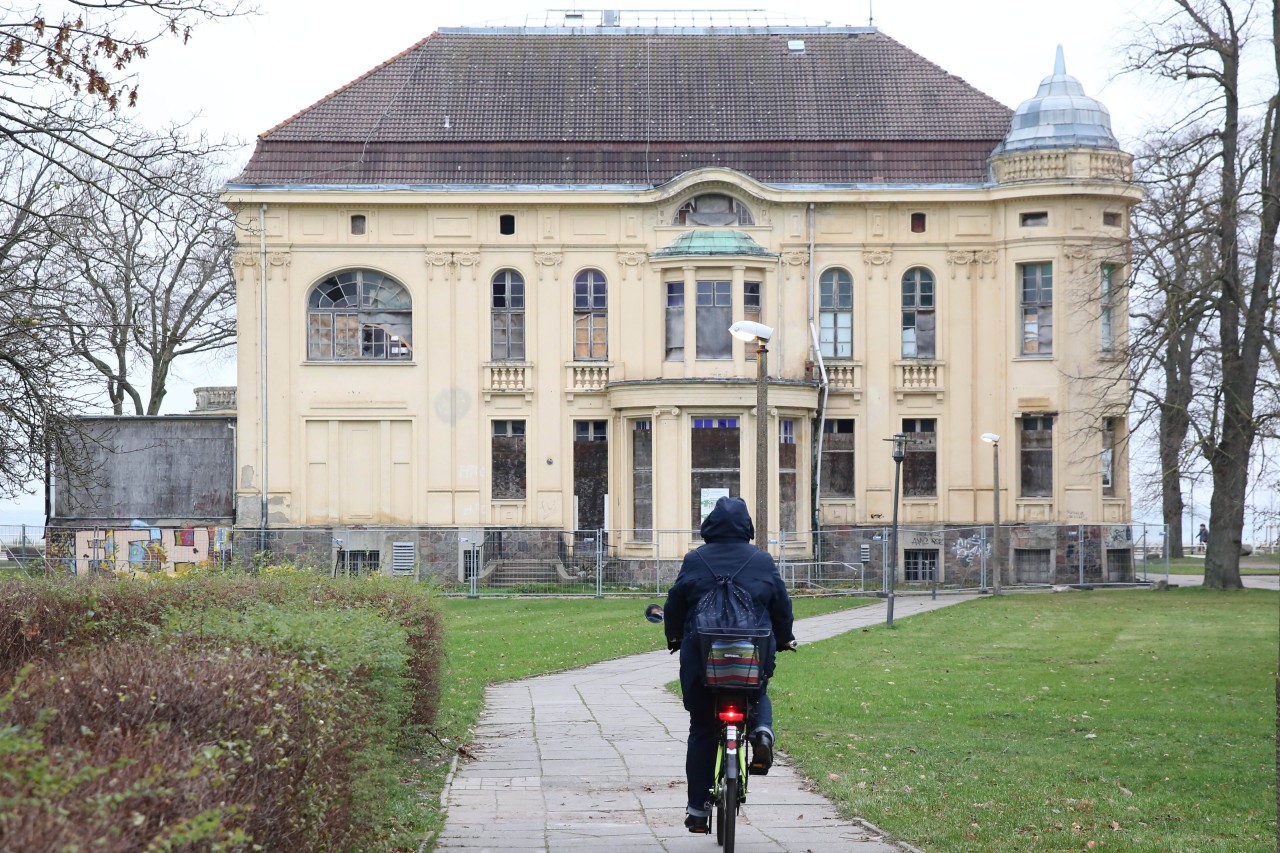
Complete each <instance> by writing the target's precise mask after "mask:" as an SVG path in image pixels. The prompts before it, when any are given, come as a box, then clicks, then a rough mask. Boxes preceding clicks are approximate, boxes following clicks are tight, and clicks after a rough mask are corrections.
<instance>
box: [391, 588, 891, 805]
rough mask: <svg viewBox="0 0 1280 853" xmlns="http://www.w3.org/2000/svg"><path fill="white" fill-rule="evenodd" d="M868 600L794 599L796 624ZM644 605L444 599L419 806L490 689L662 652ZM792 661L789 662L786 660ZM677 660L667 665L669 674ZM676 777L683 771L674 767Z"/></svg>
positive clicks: (433, 797) (435, 789)
mask: <svg viewBox="0 0 1280 853" xmlns="http://www.w3.org/2000/svg"><path fill="white" fill-rule="evenodd" d="M872 601H874V599H866V598H838V597H833V598H813V597H805V598H796V599H795V612H796V616H797V618H804V617H806V616H817V615H819V614H822V613H830V612H832V611H834V610H840V609H844V608H847V607H857V606H862V605H865V604H869V603H871V602H872ZM646 603H648V602H647V601H645V600H641V599H602V600H598V599H594V598H583V599H511V598H507V599H498V600H493V599H480V600H473V599H442V600H441V606H442V608H443V611H444V614H445V649H446V659H445V662H444V666H443V667H442V669H441V674H440V685H441V686H440V709H439V712H438V714H437V717H436V725H435V727H434V731H435V734H436V736H437V737H438V738H440V740H441V741H442V743H438V744H437V745H436V748H435V749H432V750H431V751H430V753H429V754H428V756H427V758H426V760H425V761H424V762H422V763H421V772H420V775H419V778H418V779H417V780H416V781H417V784H418V787H419V789H420V790H421V792H422V793H421V800H422V807H423V808H424V809H429V810H435V811H436V815H435V822H434V826H435V829H436V830H438V829H439V827H440V825H441V824H442V822H443V814H441V813H439V811H438V806H437V805H436V804H437V803H438V802H439V795H440V791H441V790H442V789H443V786H444V778H445V774H446V773H447V771H448V766H449V761H450V760H451V758H452V756H453V754H454V752H455V751H456V750H457V749H458V748H459V747H464V748H465V745H466V742H467V739H468V738H469V736H470V734H469V730H470V728H471V726H472V725H474V724H475V722H476V720H477V719H479V716H480V711H481V709H482V708H483V704H484V689H485V687H486V686H487V685H489V684H494V683H497V682H500V681H509V680H512V679H517V678H525V677H527V676H530V675H541V674H544V673H548V672H557V671H559V670H564V669H570V668H573V667H579V666H586V665H587V664H591V663H596V662H598V661H602V660H609V659H611V658H617V657H623V656H625V655H631V654H638V653H640V652H647V651H652V650H654V649H662V648H666V641H665V639H664V635H663V632H662V627H661V626H659V625H653V624H651V623H649V622H647V621H645V619H644V606H645V604H646ZM788 662H790V661H788ZM676 668H677V667H676V662H675V660H674V659H673V660H672V662H671V671H672V674H673V675H674V674H675V671H676ZM675 772H676V773H679V772H681V771H680V770H679V768H676V770H675Z"/></svg>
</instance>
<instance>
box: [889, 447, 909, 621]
mask: <svg viewBox="0 0 1280 853" xmlns="http://www.w3.org/2000/svg"><path fill="white" fill-rule="evenodd" d="M886 441H892V442H893V536H892V537H891V539H892V541H891V542H890V548H891V549H892V551H891V553H890V554H889V600H888V607H887V608H886V610H885V624H886V625H888V626H889V627H890V628H892V627H893V598H894V593H893V589H894V586H895V585H896V584H897V582H898V492H899V489H900V488H901V486H902V460H903V459H906V458H907V434H906V433H905V432H895V433H894V434H893V438H891V439H886Z"/></svg>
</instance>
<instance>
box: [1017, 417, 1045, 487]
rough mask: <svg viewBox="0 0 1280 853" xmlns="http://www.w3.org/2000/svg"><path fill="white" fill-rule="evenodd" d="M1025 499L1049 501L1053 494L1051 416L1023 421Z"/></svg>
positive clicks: (1029, 418) (1022, 451)
mask: <svg viewBox="0 0 1280 853" xmlns="http://www.w3.org/2000/svg"><path fill="white" fill-rule="evenodd" d="M1020 424H1021V430H1020V432H1019V436H1020V438H1021V442H1022V443H1021V446H1020V449H1019V452H1020V455H1021V463H1022V464H1021V468H1022V492H1021V494H1022V496H1023V497H1024V498H1039V497H1048V496H1050V495H1052V494H1053V418H1052V417H1051V416H1048V415H1042V416H1036V417H1024V418H1022V419H1021V420H1020Z"/></svg>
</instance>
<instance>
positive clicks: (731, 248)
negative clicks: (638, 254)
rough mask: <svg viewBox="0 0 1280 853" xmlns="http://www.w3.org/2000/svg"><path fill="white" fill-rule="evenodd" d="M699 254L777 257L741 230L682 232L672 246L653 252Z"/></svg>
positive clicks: (661, 254)
mask: <svg viewBox="0 0 1280 853" xmlns="http://www.w3.org/2000/svg"><path fill="white" fill-rule="evenodd" d="M698 255H737V256H741V255H746V256H749V257H757V258H776V257H777V255H775V254H773V253H772V252H770V251H769V250H768V249H766V248H765V247H764V246H761V245H760V244H759V243H757V242H756V241H755V240H753V239H751V237H750V236H748V235H746V234H743V233H742V232H741V231H705V230H697V231H690V232H688V233H686V234H681V235H680V236H679V237H677V238H676V239H675V240H674V241H673V242H672V243H671V245H670V246H664V247H663V248H661V249H659V250H658V251H656V252H654V253H653V257H654V258H685V257H694V256H698Z"/></svg>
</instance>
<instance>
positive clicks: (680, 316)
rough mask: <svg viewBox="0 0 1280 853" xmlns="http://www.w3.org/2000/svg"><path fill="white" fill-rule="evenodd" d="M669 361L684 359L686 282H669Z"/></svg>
mask: <svg viewBox="0 0 1280 853" xmlns="http://www.w3.org/2000/svg"><path fill="white" fill-rule="evenodd" d="M667 361H684V282H683V281H669V282H667Z"/></svg>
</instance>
